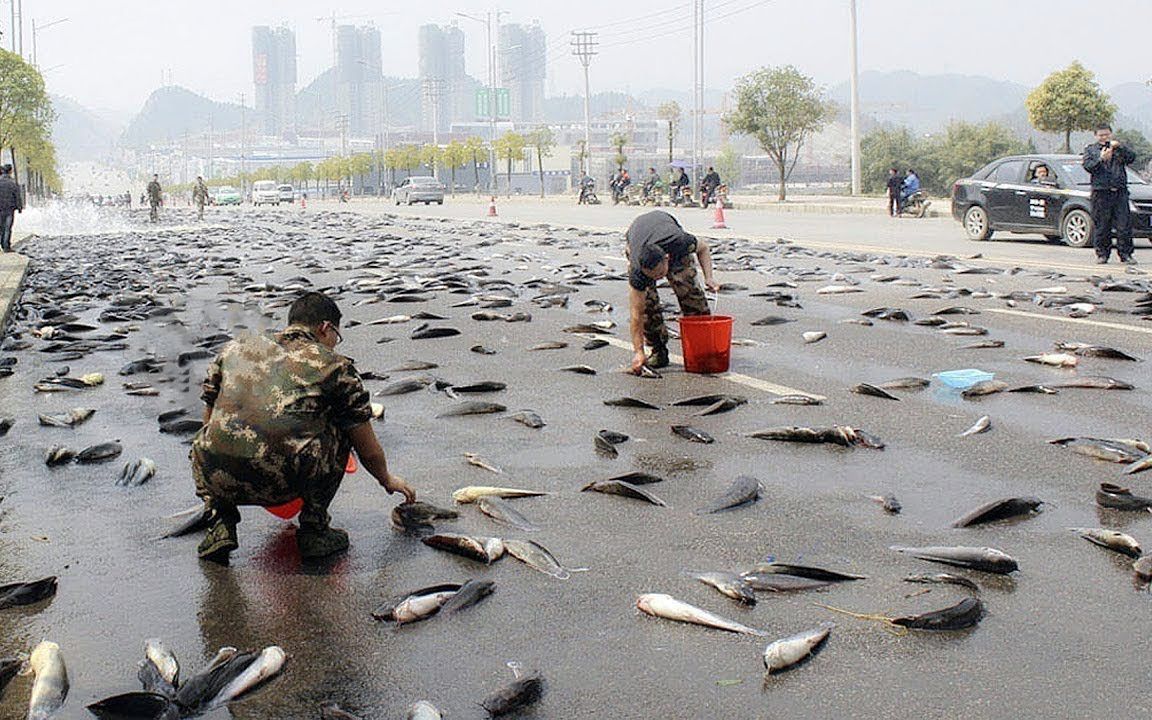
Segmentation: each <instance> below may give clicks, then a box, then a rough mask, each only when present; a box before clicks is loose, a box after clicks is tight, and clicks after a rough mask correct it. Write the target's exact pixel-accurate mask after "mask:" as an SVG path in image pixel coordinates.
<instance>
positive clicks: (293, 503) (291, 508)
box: [264, 453, 358, 520]
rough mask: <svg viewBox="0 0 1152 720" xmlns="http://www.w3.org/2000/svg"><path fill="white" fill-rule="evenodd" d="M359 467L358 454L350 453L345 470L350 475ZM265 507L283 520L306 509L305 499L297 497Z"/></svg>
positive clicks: (289, 518)
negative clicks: (357, 464) (357, 462)
mask: <svg viewBox="0 0 1152 720" xmlns="http://www.w3.org/2000/svg"><path fill="white" fill-rule="evenodd" d="M357 469H358V468H357V466H356V456H355V455H353V454H352V453H348V463H347V464H346V465H345V466H344V472H345V473H347V474H348V475H351V474H352V473H354V472H356V470H357ZM264 509H265V510H267V511H268V512H270V513H272V514H273V515H275V516H276V517H278V518H280V519H281V520H291V519H292V518H294V517H296V516H297V515H299V514H300V511H301V510H303V509H304V500H303V499H301V498H296V499H295V500H289V501H288V502H286V503H284V504H283V505H271V506H266V507H265V508H264Z"/></svg>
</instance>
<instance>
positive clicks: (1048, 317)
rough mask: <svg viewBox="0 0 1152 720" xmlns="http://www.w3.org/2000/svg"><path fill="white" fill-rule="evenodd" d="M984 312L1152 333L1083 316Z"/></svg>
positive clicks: (988, 310)
mask: <svg viewBox="0 0 1152 720" xmlns="http://www.w3.org/2000/svg"><path fill="white" fill-rule="evenodd" d="M982 312H990V313H999V314H1001V315H1016V316H1018V317H1026V318H1039V319H1041V320H1055V321H1057V322H1066V323H1072V324H1073V325H1091V326H1094V327H1104V328H1110V329H1112V330H1127V331H1129V332H1138V333H1145V334H1147V335H1152V328H1146V327H1136V326H1135V325H1128V324H1126V323H1113V322H1104V321H1103V320H1084V319H1083V318H1069V317H1061V316H1059V315H1041V314H1040V313H1030V312H1024V311H1023V310H1005V309H1003V308H985V309H984V310H983V311H982Z"/></svg>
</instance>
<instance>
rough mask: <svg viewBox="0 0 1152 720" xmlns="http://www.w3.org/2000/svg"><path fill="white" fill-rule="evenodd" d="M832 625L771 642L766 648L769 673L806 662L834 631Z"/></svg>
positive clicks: (766, 668)
mask: <svg viewBox="0 0 1152 720" xmlns="http://www.w3.org/2000/svg"><path fill="white" fill-rule="evenodd" d="M832 627H833V626H831V625H828V626H825V627H822V628H817V629H815V630H806V631H804V632H801V633H797V634H795V635H792V636H789V637H786V638H781V639H779V640H776V641H775V642H771V643H769V644H768V647H766V648H764V668H765V670H767V673H768V674H769V675H772V674H773V673H778V672H783V671H784V670H787V669H788V668H791V667H795V666H796V665H798V664H799V663H801V662H804V660H806V659H808V658H809V657H811V655H812V653H814V652H816V650H817V649H819V648H820V646H821V645H823V644H824V641H826V640H827V639H828V634H829V633H831V632H832Z"/></svg>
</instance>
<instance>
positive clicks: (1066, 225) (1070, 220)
mask: <svg viewBox="0 0 1152 720" xmlns="http://www.w3.org/2000/svg"><path fill="white" fill-rule="evenodd" d="M1060 235H1061V237H1063V238H1064V244H1065V245H1068V246H1069V247H1074V248H1082V247H1088V246H1089V245H1091V244H1092V216H1091V215H1089V214H1088V213H1087V212H1085V211H1083V210H1080V209H1076V210H1072V211H1071V212H1069V213H1068V214H1067V215H1065V216H1064V220H1063V221H1062V222H1061V223H1060Z"/></svg>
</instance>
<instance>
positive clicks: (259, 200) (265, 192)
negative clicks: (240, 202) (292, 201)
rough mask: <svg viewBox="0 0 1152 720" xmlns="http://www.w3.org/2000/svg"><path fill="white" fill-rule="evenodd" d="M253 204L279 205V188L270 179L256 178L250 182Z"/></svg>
mask: <svg viewBox="0 0 1152 720" xmlns="http://www.w3.org/2000/svg"><path fill="white" fill-rule="evenodd" d="M252 204H253V205H279V204H280V189H279V188H278V187H277V185H276V183H275V182H273V181H272V180H257V181H256V182H254V183H253V184H252Z"/></svg>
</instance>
